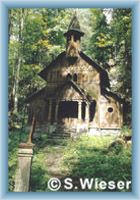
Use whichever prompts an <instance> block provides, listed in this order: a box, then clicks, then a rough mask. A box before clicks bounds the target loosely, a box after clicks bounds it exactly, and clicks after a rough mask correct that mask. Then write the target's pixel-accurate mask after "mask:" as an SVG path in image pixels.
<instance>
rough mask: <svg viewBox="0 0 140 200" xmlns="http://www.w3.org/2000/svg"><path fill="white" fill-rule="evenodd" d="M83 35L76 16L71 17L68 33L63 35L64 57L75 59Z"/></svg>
mask: <svg viewBox="0 0 140 200" xmlns="http://www.w3.org/2000/svg"><path fill="white" fill-rule="evenodd" d="M83 35H84V33H83V32H82V31H81V29H80V24H79V21H78V18H77V16H76V14H75V15H74V16H73V18H72V20H71V22H70V25H69V27H68V31H67V32H66V33H64V36H65V37H66V40H67V44H66V56H67V57H69V58H77V57H78V56H79V51H80V40H81V37H82V36H83Z"/></svg>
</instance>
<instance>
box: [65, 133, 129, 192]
mask: <svg viewBox="0 0 140 200" xmlns="http://www.w3.org/2000/svg"><path fill="white" fill-rule="evenodd" d="M113 140H114V139H113V138H111V137H87V136H86V137H85V136H82V137H81V138H80V139H79V140H77V141H75V142H70V143H69V144H68V146H66V148H65V150H64V163H63V164H62V166H63V168H67V171H69V174H68V176H70V177H73V178H74V179H75V181H76V179H77V178H78V177H87V178H92V177H93V178H99V179H100V180H105V181H110V180H114V181H116V182H117V181H119V180H122V181H126V180H131V147H125V146H123V145H122V144H118V145H116V146H115V147H113V148H112V149H111V150H108V146H109V144H110V143H111V142H112V141H113ZM116 190H117V189H116ZM93 191H95V190H94V189H93ZM106 191H107V190H106ZM117 191H119V190H117Z"/></svg>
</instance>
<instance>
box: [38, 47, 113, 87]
mask: <svg viewBox="0 0 140 200" xmlns="http://www.w3.org/2000/svg"><path fill="white" fill-rule="evenodd" d="M79 56H80V57H81V58H82V59H83V60H85V61H86V62H87V63H89V65H91V66H93V68H95V69H96V70H97V71H98V72H99V73H100V78H101V87H102V88H110V83H109V77H108V73H107V72H106V70H105V69H103V68H102V67H101V66H100V65H98V64H97V63H96V62H95V61H93V60H92V59H91V58H89V57H88V56H87V55H86V54H84V53H83V52H82V51H81V52H79ZM63 58H66V52H65V51H64V52H62V53H61V54H59V55H58V56H57V57H56V58H55V59H54V60H53V61H52V62H51V63H50V64H49V65H48V66H47V67H46V68H44V69H43V70H42V71H41V72H40V73H39V76H41V77H42V78H43V79H44V80H46V74H47V72H48V70H49V69H50V68H52V67H54V65H55V64H56V63H57V62H59V61H60V60H61V59H63ZM66 59H67V58H66Z"/></svg>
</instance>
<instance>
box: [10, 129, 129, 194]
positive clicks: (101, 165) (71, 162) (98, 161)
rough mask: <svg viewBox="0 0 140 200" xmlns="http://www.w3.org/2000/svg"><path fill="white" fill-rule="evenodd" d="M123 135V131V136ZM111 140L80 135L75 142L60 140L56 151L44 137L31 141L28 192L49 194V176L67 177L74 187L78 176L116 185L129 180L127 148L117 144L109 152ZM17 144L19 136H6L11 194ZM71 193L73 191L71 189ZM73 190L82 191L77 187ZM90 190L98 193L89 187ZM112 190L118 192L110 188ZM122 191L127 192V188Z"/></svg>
mask: <svg viewBox="0 0 140 200" xmlns="http://www.w3.org/2000/svg"><path fill="white" fill-rule="evenodd" d="M123 131H124V130H123ZM126 132H127V131H126V129H125V134H126ZM128 134H129V133H128ZM25 138H27V134H25V137H23V138H22V141H23V139H24V141H26V140H25ZM113 141H114V137H110V136H101V137H99V136H86V135H83V136H81V137H80V138H78V139H76V140H72V139H67V140H63V141H62V142H61V141H60V145H59V148H58V145H57V144H55V143H54V144H53V143H50V142H49V141H48V138H47V135H46V134H42V136H41V137H39V138H37V139H35V140H34V143H35V144H36V146H35V148H34V156H33V161H32V169H31V182H30V191H40V192H41V191H49V189H48V187H47V182H48V180H49V179H50V178H51V177H53V176H56V177H57V176H58V177H59V178H60V179H61V181H63V180H64V178H65V177H71V178H72V179H73V181H74V183H76V184H79V182H78V180H79V177H85V178H99V179H100V180H105V181H110V180H114V181H116V182H117V181H120V180H121V181H127V180H131V157H132V154H131V152H132V151H131V145H129V146H127V145H122V144H117V145H116V146H114V147H112V148H111V149H109V148H108V147H109V145H110V144H111V143H112V142H113ZM18 144H19V133H18V132H17V133H13V134H10V137H9V191H13V187H14V177H15V170H16V166H17V149H18ZM54 168H56V172H52V171H51V170H54ZM55 173H56V174H55ZM78 186H79V185H78ZM61 191H65V189H64V188H61ZM71 191H75V189H72V190H71ZM76 191H83V190H81V188H80V186H79V189H78V190H76ZM86 191H87V189H86ZM90 191H99V190H96V189H94V188H93V189H92V190H90ZM104 191H109V190H107V189H106V190H104ZM114 191H120V190H119V189H114ZM122 191H131V188H130V189H129V190H122Z"/></svg>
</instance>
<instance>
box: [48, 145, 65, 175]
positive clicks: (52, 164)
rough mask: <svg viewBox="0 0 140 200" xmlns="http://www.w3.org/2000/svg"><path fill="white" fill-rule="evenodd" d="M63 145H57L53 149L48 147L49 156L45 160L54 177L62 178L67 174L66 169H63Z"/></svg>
mask: <svg viewBox="0 0 140 200" xmlns="http://www.w3.org/2000/svg"><path fill="white" fill-rule="evenodd" d="M63 148H64V147H63V146H60V145H57V146H54V147H52V149H51V150H50V149H47V148H46V154H47V158H46V160H45V162H46V166H47V171H48V174H49V175H50V176H52V177H57V178H62V177H64V176H65V175H66V173H67V172H66V171H65V172H64V171H62V168H61V163H62V160H63Z"/></svg>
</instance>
